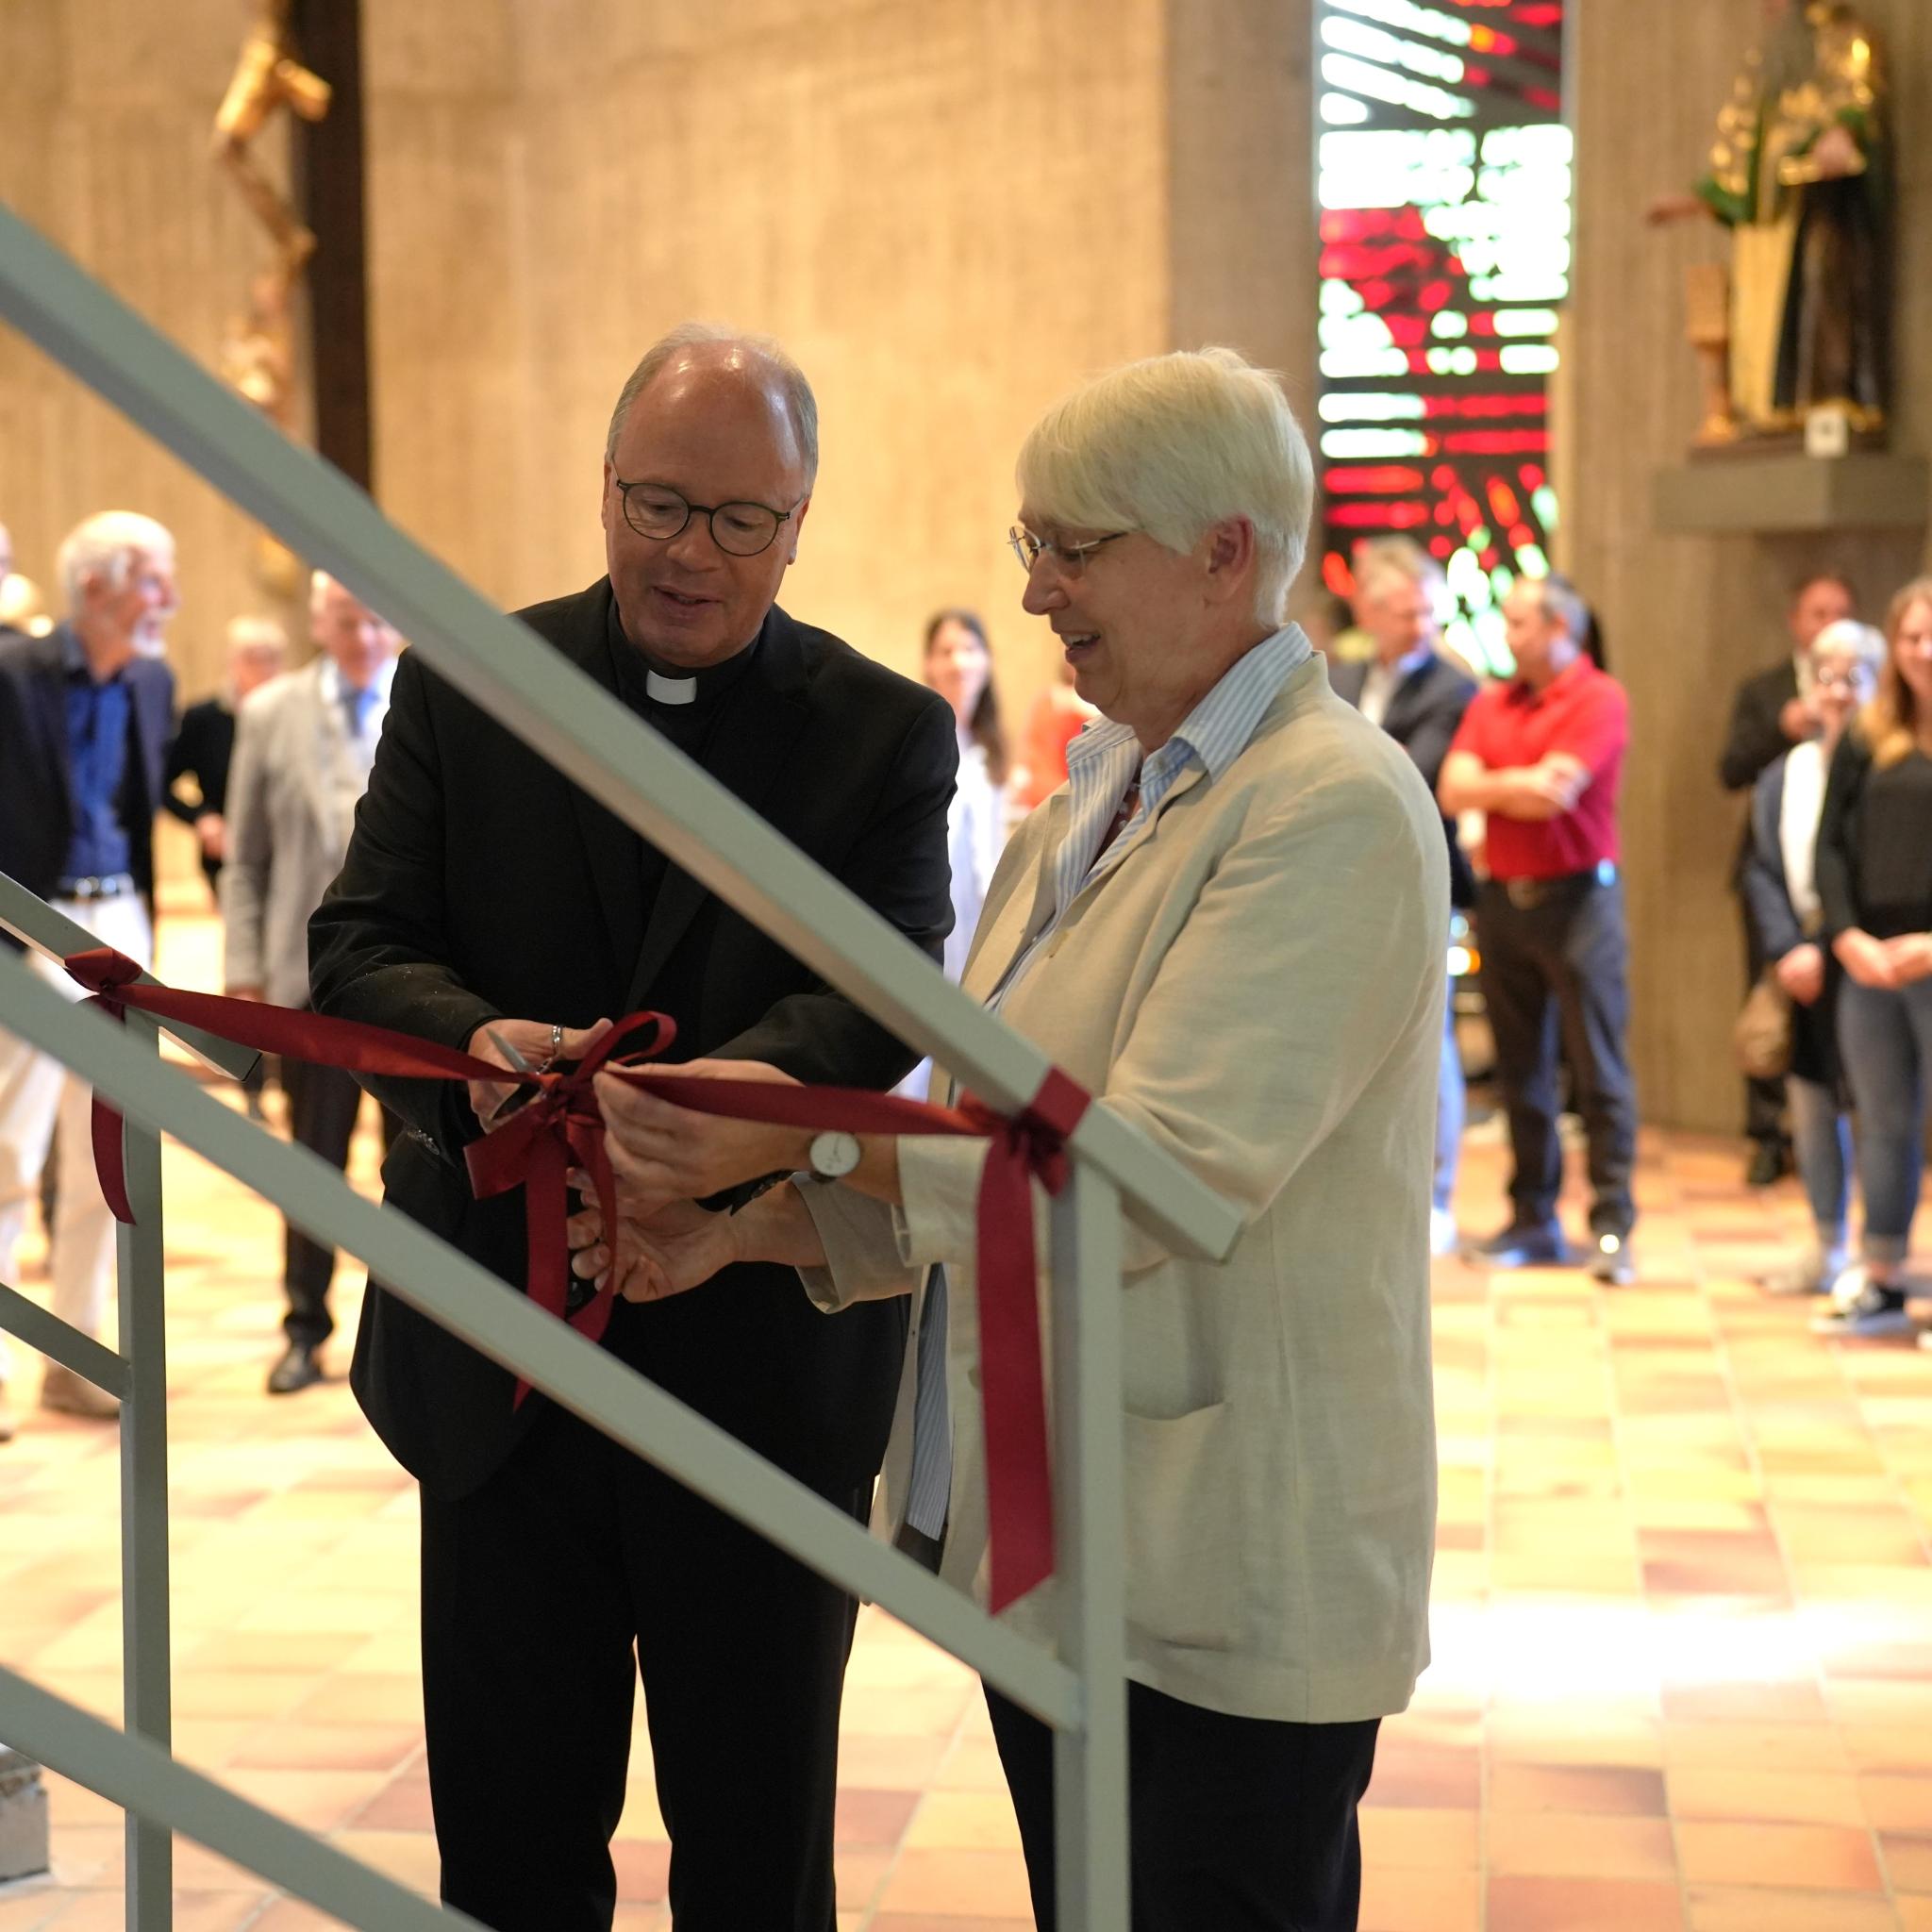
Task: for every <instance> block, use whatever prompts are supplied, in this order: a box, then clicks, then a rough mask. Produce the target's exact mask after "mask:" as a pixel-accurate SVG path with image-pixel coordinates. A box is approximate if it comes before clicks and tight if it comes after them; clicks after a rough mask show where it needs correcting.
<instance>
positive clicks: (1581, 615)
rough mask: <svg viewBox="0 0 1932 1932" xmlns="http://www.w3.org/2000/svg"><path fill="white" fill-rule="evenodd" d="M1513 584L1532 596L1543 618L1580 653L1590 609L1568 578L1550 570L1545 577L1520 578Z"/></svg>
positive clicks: (1586, 631) (1588, 633)
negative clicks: (1555, 626) (1530, 592)
mask: <svg viewBox="0 0 1932 1932" xmlns="http://www.w3.org/2000/svg"><path fill="white" fill-rule="evenodd" d="M1517 581H1518V583H1519V585H1520V587H1521V588H1522V589H1524V590H1526V591H1532V592H1533V593H1534V594H1535V597H1536V601H1537V608H1539V609H1540V610H1541V612H1542V614H1543V616H1544V617H1545V618H1546V619H1547V620H1548V621H1549V622H1550V623H1551V624H1554V625H1557V627H1558V628H1559V629H1561V630H1562V631H1563V632H1564V634H1565V635H1566V636H1567V637H1568V638H1569V640H1570V641H1571V642H1572V643H1573V644H1574V645H1575V646H1576V648H1577V649H1578V650H1579V651H1580V650H1582V649H1583V647H1584V643H1585V641H1586V640H1587V639H1588V638H1589V636H1590V606H1589V605H1588V604H1586V603H1585V602H1584V601H1583V593H1582V591H1579V590H1578V589H1577V588H1576V586H1575V585H1574V584H1573V583H1572V582H1571V581H1570V579H1569V578H1568V577H1561V576H1558V575H1556V573H1555V572H1554V571H1553V572H1551V574H1550V575H1548V576H1543V577H1521V578H1519V579H1518V580H1517Z"/></svg>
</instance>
